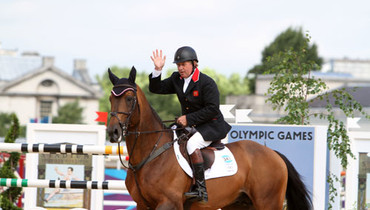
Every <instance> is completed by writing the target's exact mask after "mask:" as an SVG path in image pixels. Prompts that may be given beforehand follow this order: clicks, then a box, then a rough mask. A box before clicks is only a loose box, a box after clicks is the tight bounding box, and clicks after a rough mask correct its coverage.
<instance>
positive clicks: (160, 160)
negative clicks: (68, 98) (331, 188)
mask: <svg viewBox="0 0 370 210" xmlns="http://www.w3.org/2000/svg"><path fill="white" fill-rule="evenodd" d="M108 73H109V78H110V80H111V82H112V84H113V89H112V91H111V92H112V93H111V95H110V98H109V100H110V103H111V119H110V122H109V125H108V128H107V131H108V134H109V138H110V141H111V142H118V143H119V142H120V141H122V140H123V139H125V141H126V147H127V151H128V154H129V157H130V158H129V161H128V170H127V177H126V181H125V182H126V187H127V189H128V191H129V193H130V195H131V197H132V198H133V200H134V201H135V202H136V203H137V209H138V210H142V209H157V210H167V209H168V210H170V209H171V210H172V209H174V210H181V209H184V203H186V200H185V196H184V193H185V192H187V191H188V190H189V189H190V187H191V185H192V178H191V177H189V176H188V175H187V174H186V173H185V172H184V171H183V169H182V168H181V167H180V165H179V164H178V162H177V160H176V157H175V153H174V149H173V148H172V147H173V145H172V144H173V132H172V130H171V129H168V128H167V127H166V126H165V125H164V123H163V121H162V120H161V119H160V117H159V116H158V115H157V113H156V112H155V111H154V109H153V108H152V107H151V105H150V104H149V102H148V101H147V99H146V97H145V95H144V93H143V91H142V90H141V89H140V87H139V86H138V85H137V84H136V83H135V78H136V70H135V68H134V67H133V68H132V69H131V71H130V75H129V78H118V77H117V76H116V75H114V74H113V73H112V72H111V71H110V70H108ZM226 147H228V148H229V149H230V151H231V152H232V153H233V155H234V157H235V159H236V162H237V164H238V170H237V172H236V174H235V175H232V176H227V177H222V178H214V179H209V180H206V186H207V192H208V197H209V198H208V199H209V200H208V202H207V203H198V202H194V203H191V204H190V206H186V205H185V206H186V208H189V209H202V210H203V209H233V210H237V209H256V210H281V209H283V205H284V200H285V199H286V200H287V208H288V209H289V210H308V209H312V201H311V198H310V193H309V192H308V190H307V189H306V186H305V185H304V183H303V182H302V180H301V177H300V175H299V173H298V172H297V171H296V170H295V168H294V167H293V165H292V164H291V163H290V162H289V160H288V159H287V158H286V157H285V156H284V155H282V154H280V153H278V152H276V151H273V150H271V149H269V148H268V147H266V146H263V145H261V144H259V143H256V142H253V141H248V140H243V141H237V142H233V143H229V144H226Z"/></svg>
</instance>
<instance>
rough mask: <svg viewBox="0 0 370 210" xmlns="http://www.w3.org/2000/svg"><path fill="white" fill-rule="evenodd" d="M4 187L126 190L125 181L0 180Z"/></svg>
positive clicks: (0, 184)
mask: <svg viewBox="0 0 370 210" xmlns="http://www.w3.org/2000/svg"><path fill="white" fill-rule="evenodd" d="M0 186H3V187H38V188H65V189H90V190H126V185H125V181H74V180H44V179H35V180H29V179H10V178H0Z"/></svg>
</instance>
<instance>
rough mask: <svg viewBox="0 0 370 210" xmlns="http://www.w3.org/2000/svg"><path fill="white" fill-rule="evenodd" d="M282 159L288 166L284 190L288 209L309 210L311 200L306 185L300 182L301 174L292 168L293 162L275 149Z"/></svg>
mask: <svg viewBox="0 0 370 210" xmlns="http://www.w3.org/2000/svg"><path fill="white" fill-rule="evenodd" d="M275 152H276V153H278V154H279V155H280V157H281V158H282V159H283V160H284V162H285V164H286V166H287V168H288V186H287V190H286V199H287V204H288V209H293V210H295V209H299V210H311V209H313V207H312V200H311V197H310V193H309V191H308V190H307V188H306V185H305V184H304V183H303V182H302V178H301V175H300V174H299V173H298V172H297V170H296V169H295V168H294V166H293V164H292V163H291V162H290V161H289V160H288V158H287V157H285V156H284V155H283V154H281V153H280V152H278V151H275Z"/></svg>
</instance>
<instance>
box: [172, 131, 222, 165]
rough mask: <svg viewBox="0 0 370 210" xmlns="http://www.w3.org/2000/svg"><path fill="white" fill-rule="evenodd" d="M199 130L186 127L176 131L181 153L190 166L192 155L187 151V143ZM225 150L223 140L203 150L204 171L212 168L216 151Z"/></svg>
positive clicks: (214, 142)
mask: <svg viewBox="0 0 370 210" xmlns="http://www.w3.org/2000/svg"><path fill="white" fill-rule="evenodd" d="M196 132H197V130H196V129H195V128H194V127H186V128H184V129H182V130H176V134H177V136H178V140H177V141H178V144H179V145H180V152H181V154H182V156H183V157H184V158H185V159H186V161H188V163H189V165H191V162H190V155H189V154H188V151H187V149H186V148H187V147H186V145H187V143H188V140H189V138H190V137H191V136H193V134H194V133H196ZM224 148H225V145H224V144H223V143H222V142H221V139H220V140H218V141H213V142H212V143H211V144H210V145H209V146H208V147H205V148H203V149H201V150H200V151H201V153H202V156H203V161H204V163H203V166H204V170H207V169H209V168H211V166H212V164H213V163H214V161H215V153H214V151H216V150H222V149H224Z"/></svg>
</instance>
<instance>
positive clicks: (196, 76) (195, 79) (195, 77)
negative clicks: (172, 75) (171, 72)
mask: <svg viewBox="0 0 370 210" xmlns="http://www.w3.org/2000/svg"><path fill="white" fill-rule="evenodd" d="M199 74H200V71H199V69H198V68H195V69H194V72H193V74H192V76H191V80H193V82H198V81H199ZM180 79H183V78H182V77H180Z"/></svg>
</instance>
